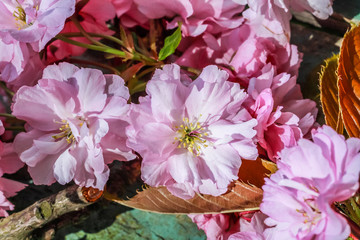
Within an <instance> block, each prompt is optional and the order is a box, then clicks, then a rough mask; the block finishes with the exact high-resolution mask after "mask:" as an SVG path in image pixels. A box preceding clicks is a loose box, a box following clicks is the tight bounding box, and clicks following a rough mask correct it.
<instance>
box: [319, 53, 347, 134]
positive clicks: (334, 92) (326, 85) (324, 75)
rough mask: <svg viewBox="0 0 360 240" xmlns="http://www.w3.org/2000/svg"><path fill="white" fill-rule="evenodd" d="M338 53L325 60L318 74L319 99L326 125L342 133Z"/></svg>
mask: <svg viewBox="0 0 360 240" xmlns="http://www.w3.org/2000/svg"><path fill="white" fill-rule="evenodd" d="M338 57H339V56H338V55H334V56H332V57H331V58H328V59H326V60H325V66H323V67H322V70H321V74H320V101H321V105H322V110H323V112H324V115H325V122H326V124H327V125H329V126H330V127H332V128H333V129H335V130H336V131H337V132H338V133H340V134H342V133H343V131H344V125H343V122H342V117H341V114H340V106H339V101H338V99H339V96H338V76H337V68H338Z"/></svg>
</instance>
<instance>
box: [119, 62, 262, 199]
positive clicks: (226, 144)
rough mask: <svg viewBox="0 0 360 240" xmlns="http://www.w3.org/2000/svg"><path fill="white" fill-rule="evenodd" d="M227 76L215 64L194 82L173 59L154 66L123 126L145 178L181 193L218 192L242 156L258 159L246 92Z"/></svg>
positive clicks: (234, 175) (230, 178)
mask: <svg viewBox="0 0 360 240" xmlns="http://www.w3.org/2000/svg"><path fill="white" fill-rule="evenodd" d="M227 78H228V74H227V73H226V72H225V71H222V70H219V69H218V68H217V67H216V66H208V67H206V68H204V70H203V71H202V73H201V74H200V75H199V77H198V78H197V79H196V80H194V81H193V82H192V81H191V80H190V79H189V78H188V77H186V76H184V75H182V74H181V73H180V67H179V66H178V65H175V64H173V65H166V66H164V68H163V70H156V72H155V74H154V76H153V78H152V79H151V80H150V81H149V82H148V84H147V88H146V93H147V96H146V97H142V98H140V100H139V101H140V103H139V104H134V105H132V109H131V111H130V126H129V127H128V128H127V131H126V133H127V135H128V137H129V139H128V146H129V147H131V148H133V149H134V150H135V151H137V152H138V153H139V154H140V155H141V156H142V157H143V162H142V178H143V180H144V181H145V183H147V184H149V185H151V186H162V185H164V186H166V187H167V188H168V190H169V191H170V192H172V193H173V194H175V195H177V196H179V197H182V198H191V197H193V196H194V194H195V192H199V193H203V194H211V195H220V194H222V193H224V192H226V191H227V187H228V184H229V183H230V182H231V181H233V180H235V179H237V178H238V176H237V174H238V171H239V168H240V165H241V159H242V158H244V159H256V157H257V149H256V147H255V144H254V143H253V139H252V138H253V137H254V136H255V134H256V131H255V130H254V129H253V128H254V127H255V126H256V124H257V121H256V120H255V119H253V118H251V116H250V115H249V113H248V112H247V111H246V110H245V109H244V108H243V107H242V103H243V101H244V100H245V99H246V97H247V94H246V93H245V92H244V91H243V90H240V86H239V84H235V83H231V82H228V81H226V80H227Z"/></svg>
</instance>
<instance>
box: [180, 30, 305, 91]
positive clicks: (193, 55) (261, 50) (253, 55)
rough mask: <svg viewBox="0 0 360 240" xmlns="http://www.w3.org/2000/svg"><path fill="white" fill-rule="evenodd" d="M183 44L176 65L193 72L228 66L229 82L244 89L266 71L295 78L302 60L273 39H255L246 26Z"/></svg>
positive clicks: (186, 40)
mask: <svg viewBox="0 0 360 240" xmlns="http://www.w3.org/2000/svg"><path fill="white" fill-rule="evenodd" d="M184 40H185V42H183V43H182V44H181V45H180V46H179V50H183V51H184V52H183V54H182V56H180V58H179V59H177V61H176V62H177V63H178V64H181V65H184V66H189V67H195V68H203V67H204V66H206V65H208V64H219V65H221V66H231V68H232V71H231V72H230V71H229V74H230V80H231V81H234V82H239V83H240V84H241V85H242V86H244V87H247V86H248V84H249V81H250V79H251V78H253V77H260V76H261V75H263V74H266V73H268V72H269V71H272V72H273V76H276V75H278V74H281V73H284V72H285V73H288V74H290V75H291V76H297V74H298V69H299V66H300V62H301V56H302V55H301V54H300V53H299V52H298V50H297V47H296V46H294V45H290V44H289V43H287V44H283V45H281V44H280V43H279V42H278V41H277V40H276V39H274V38H262V37H257V36H256V31H254V30H252V29H251V28H250V26H249V25H248V24H243V25H241V26H240V27H238V28H236V29H234V30H231V31H227V32H225V33H222V34H221V36H220V37H214V36H213V35H211V34H204V35H203V36H202V37H199V38H196V39H186V38H185V39H184ZM199 58H201V61H199V60H198V59H199ZM273 76H271V77H273Z"/></svg>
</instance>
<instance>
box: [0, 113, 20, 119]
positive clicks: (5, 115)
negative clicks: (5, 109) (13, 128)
mask: <svg viewBox="0 0 360 240" xmlns="http://www.w3.org/2000/svg"><path fill="white" fill-rule="evenodd" d="M0 117H6V118H16V117H15V116H14V115H12V114H10V113H0Z"/></svg>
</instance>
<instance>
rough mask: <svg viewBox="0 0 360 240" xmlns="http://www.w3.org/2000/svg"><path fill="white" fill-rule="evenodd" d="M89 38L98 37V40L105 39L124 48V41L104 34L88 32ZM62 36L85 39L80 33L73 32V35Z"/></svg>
mask: <svg viewBox="0 0 360 240" xmlns="http://www.w3.org/2000/svg"><path fill="white" fill-rule="evenodd" d="M87 34H88V35H89V36H91V37H98V38H104V39H107V40H110V41H112V42H115V43H117V44H119V45H121V46H124V43H123V41H121V40H120V39H118V38H116V37H113V36H109V35H104V34H100V33H92V32H88V33H87ZM61 35H62V36H64V37H68V38H72V37H83V35H82V34H81V33H79V32H71V33H61Z"/></svg>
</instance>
